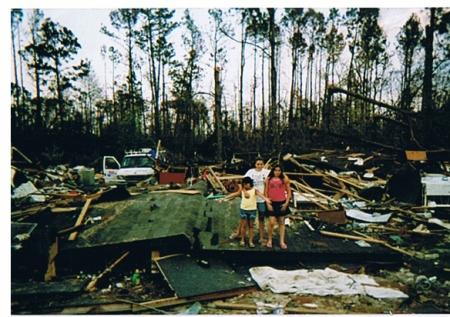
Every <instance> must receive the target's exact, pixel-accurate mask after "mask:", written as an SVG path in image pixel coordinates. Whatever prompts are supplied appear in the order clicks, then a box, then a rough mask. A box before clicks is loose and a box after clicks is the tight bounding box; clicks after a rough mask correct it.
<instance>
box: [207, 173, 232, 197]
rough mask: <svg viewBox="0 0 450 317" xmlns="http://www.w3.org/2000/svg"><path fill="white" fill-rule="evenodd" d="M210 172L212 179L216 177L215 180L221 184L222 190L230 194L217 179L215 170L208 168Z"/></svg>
mask: <svg viewBox="0 0 450 317" xmlns="http://www.w3.org/2000/svg"><path fill="white" fill-rule="evenodd" d="M208 170H209V171H210V173H211V175H212V177H214V179H215V180H216V181H217V183H218V184H219V186H220V188H221V189H222V191H223V193H224V194H228V191H227V189H226V188H225V186H223V184H222V182H221V181H220V179H219V178H218V177H217V175H216V173H215V172H214V171H213V169H212V168H211V167H210V166H208Z"/></svg>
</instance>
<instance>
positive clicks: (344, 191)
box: [324, 184, 371, 203]
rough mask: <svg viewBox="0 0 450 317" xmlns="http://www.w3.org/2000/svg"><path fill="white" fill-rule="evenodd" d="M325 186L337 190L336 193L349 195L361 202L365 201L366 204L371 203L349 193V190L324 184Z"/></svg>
mask: <svg viewBox="0 0 450 317" xmlns="http://www.w3.org/2000/svg"><path fill="white" fill-rule="evenodd" d="M324 185H325V186H327V187H330V188H332V189H334V190H336V191H338V192H341V193H344V194H347V195H348V196H351V197H355V198H357V199H359V200H362V201H365V202H366V203H371V201H370V200H368V199H365V198H363V197H361V196H359V195H358V194H354V193H352V192H350V191H348V190H344V189H340V188H336V187H334V186H331V185H328V184H324ZM351 197H350V198H351Z"/></svg>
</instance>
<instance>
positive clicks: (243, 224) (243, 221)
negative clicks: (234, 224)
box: [240, 219, 247, 243]
mask: <svg viewBox="0 0 450 317" xmlns="http://www.w3.org/2000/svg"><path fill="white" fill-rule="evenodd" d="M246 227H247V219H241V221H240V232H241V242H242V243H245V231H246Z"/></svg>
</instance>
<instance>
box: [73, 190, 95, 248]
mask: <svg viewBox="0 0 450 317" xmlns="http://www.w3.org/2000/svg"><path fill="white" fill-rule="evenodd" d="M91 202H92V198H89V199H88V200H86V203H85V204H84V207H83V210H81V213H80V215H79V216H78V219H77V221H76V222H75V227H76V226H79V225H81V224H82V223H83V220H84V216H86V213H87V211H88V209H89V206H90V205H91ZM77 235H78V231H75V232H72V233H71V234H70V236H69V240H70V241H73V240H75V238H76V237H77Z"/></svg>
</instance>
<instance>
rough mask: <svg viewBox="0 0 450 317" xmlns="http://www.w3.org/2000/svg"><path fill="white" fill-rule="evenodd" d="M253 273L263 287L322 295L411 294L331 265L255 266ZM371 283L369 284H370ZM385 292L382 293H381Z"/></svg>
mask: <svg viewBox="0 0 450 317" xmlns="http://www.w3.org/2000/svg"><path fill="white" fill-rule="evenodd" d="M249 271H250V274H251V276H252V278H253V279H254V280H255V282H256V283H257V284H258V286H259V287H260V288H261V289H262V290H267V289H270V290H271V291H272V292H273V293H294V294H308V295H318V296H332V295H336V296H341V295H369V296H372V297H375V298H408V295H406V294H404V293H403V292H400V291H397V290H392V289H389V288H380V290H381V291H380V292H376V291H375V290H374V289H376V288H377V286H379V285H378V283H377V282H376V281H375V280H374V279H372V278H371V277H369V276H367V275H365V274H346V273H341V272H338V271H335V270H333V269H330V268H326V269H324V270H304V269H302V270H291V271H287V270H277V269H274V268H272V267H268V266H260V267H252V268H250V270H249ZM366 287H367V288H366ZM380 294H382V297H380V296H381V295H380Z"/></svg>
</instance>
